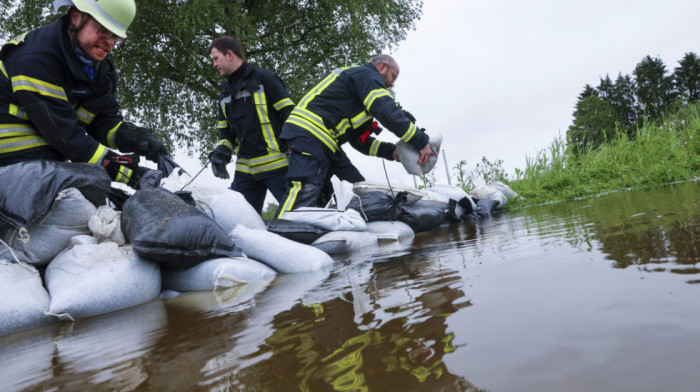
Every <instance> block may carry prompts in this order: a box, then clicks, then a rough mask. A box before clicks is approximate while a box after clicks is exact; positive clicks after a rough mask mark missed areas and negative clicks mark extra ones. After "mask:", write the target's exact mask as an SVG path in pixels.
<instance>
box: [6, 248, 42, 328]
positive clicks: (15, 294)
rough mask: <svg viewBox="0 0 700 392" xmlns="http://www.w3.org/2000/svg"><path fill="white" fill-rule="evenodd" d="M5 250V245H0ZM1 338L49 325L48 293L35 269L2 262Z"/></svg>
mask: <svg viewBox="0 0 700 392" xmlns="http://www.w3.org/2000/svg"><path fill="white" fill-rule="evenodd" d="M0 246H3V245H0ZM0 298H2V300H0V336H4V335H9V334H11V333H15V332H19V331H23V330H26V329H30V328H34V327H38V326H40V325H44V324H48V323H50V322H51V321H52V320H53V319H52V318H51V317H49V316H47V315H46V314H44V312H45V311H46V310H48V308H49V293H48V292H47V291H46V289H45V288H44V286H43V285H42V284H41V277H40V276H39V272H38V271H37V270H36V268H34V267H32V266H30V265H27V264H20V263H14V262H10V261H7V260H5V259H0Z"/></svg>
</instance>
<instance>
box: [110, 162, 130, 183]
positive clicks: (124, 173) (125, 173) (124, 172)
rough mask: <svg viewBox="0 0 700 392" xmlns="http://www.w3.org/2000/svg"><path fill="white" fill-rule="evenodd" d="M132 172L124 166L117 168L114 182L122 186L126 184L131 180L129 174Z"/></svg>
mask: <svg viewBox="0 0 700 392" xmlns="http://www.w3.org/2000/svg"><path fill="white" fill-rule="evenodd" d="M133 172H134V171H133V170H131V169H129V168H128V167H126V166H119V172H118V173H117V176H116V177H115V178H114V182H121V183H122V184H126V183H127V182H129V180H130V179H131V174H132V173H133Z"/></svg>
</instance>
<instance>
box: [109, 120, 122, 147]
mask: <svg viewBox="0 0 700 392" xmlns="http://www.w3.org/2000/svg"><path fill="white" fill-rule="evenodd" d="M121 126H122V121H119V124H117V125H115V126H114V128H112V129H110V130H109V132H107V145H109V147H110V148H117V144H116V142H115V141H114V138H115V135H116V134H117V130H118V129H119V127H121Z"/></svg>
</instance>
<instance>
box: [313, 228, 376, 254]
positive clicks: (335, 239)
mask: <svg viewBox="0 0 700 392" xmlns="http://www.w3.org/2000/svg"><path fill="white" fill-rule="evenodd" d="M377 243H378V239H377V235H376V234H374V233H370V232H369V231H331V232H330V233H328V234H324V235H323V236H322V237H321V238H319V239H317V240H316V241H314V242H313V243H312V244H311V246H313V247H315V248H318V249H321V250H322V251H324V252H326V253H328V254H329V255H333V254H338V253H344V252H350V251H353V250H358V249H362V248H368V247H370V246H376V245H377Z"/></svg>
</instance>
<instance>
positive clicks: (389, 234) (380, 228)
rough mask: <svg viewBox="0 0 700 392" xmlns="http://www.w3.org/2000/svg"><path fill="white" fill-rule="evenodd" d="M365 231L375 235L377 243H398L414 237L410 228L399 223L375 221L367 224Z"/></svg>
mask: <svg viewBox="0 0 700 392" xmlns="http://www.w3.org/2000/svg"><path fill="white" fill-rule="evenodd" d="M367 231H369V232H370V233H374V234H376V236H377V238H378V239H379V242H383V241H400V240H405V239H410V238H413V237H414V236H415V233H414V232H413V229H411V226H409V225H407V224H406V223H404V222H401V221H391V222H387V221H376V222H368V223H367Z"/></svg>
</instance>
